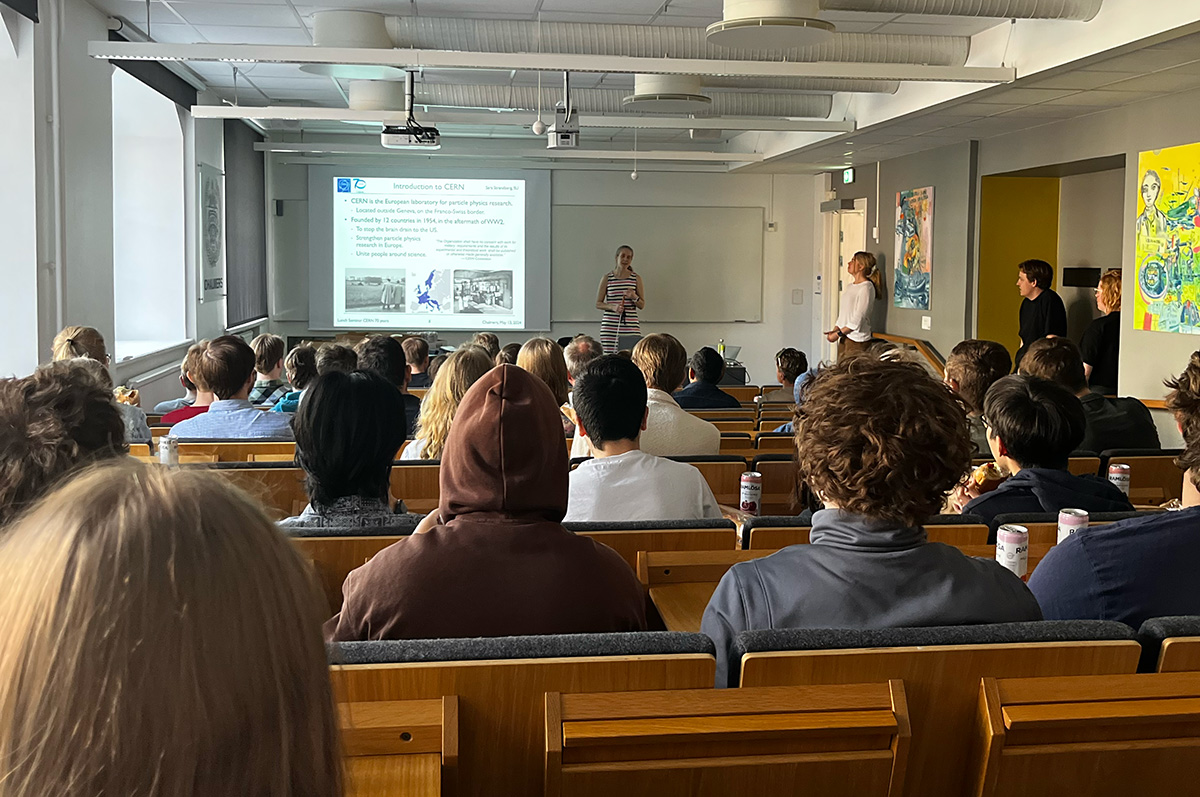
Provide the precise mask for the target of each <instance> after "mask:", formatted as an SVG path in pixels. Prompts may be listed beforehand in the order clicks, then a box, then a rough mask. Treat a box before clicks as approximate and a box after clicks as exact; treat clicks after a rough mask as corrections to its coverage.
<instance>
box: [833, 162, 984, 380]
mask: <svg viewBox="0 0 1200 797" xmlns="http://www.w3.org/2000/svg"><path fill="white" fill-rule="evenodd" d="M974 148H975V144H974V142H964V143H961V144H955V145H953V146H949V147H942V148H940V149H934V150H928V151H926V152H919V153H917V154H915V155H909V156H906V157H903V158H896V159H895V160H890V161H883V162H882V163H881V164H880V168H879V170H878V174H879V185H878V191H877V190H876V181H875V175H876V173H877V172H876V168H875V164H869V165H864V166H862V167H860V168H859V170H858V182H857V183H855V184H854V185H842V184H841V177H840V175H837V176H836V177H837V179H836V181H835V190H836V192H837V196H838V198H839V199H860V198H864V197H865V198H866V199H867V248H868V249H869V250H870V251H872V252H874V253H875V256H876V257H877V258H878V260H879V265H880V267H881V268H882V269H883V277H884V296H883V299H882V300H880V301H879V302H877V303H876V307H875V315H874V316H873V320H874V322H875V329H876V331H879V332H889V333H891V334H893V335H906V336H909V337H913V338H920V339H924V340H928V341H930V342H932V343H933V345H934V346H935V347H936V348H937V349H938V350H939V351H940V352H941V353H942V355H943V356H944V355H946V354H949V353H950V350H951V349H952V348H954V346H955V345H956V344H957V343H958V342H959V341H961V340H962V339H963V338H965V337H969V335H970V327H971V317H972V310H971V308H972V299H971V296H972V294H973V289H974V284H975V265H974V264H975V260H974V258H975V242H974V229H975V189H974V184H975V176H974V172H973V160H974ZM930 185H931V186H933V203H934V208H933V285H932V288H931V293H930V302H929V303H930V308H929V310H928V311H925V310H902V309H900V308H897V307H893V306H892V293H891V291H892V268H893V261H894V260H895V252H896V234H895V207H896V194H897V193H899V192H900V191H904V190H908V189H910V188H923V187H925V186H930ZM877 194H878V196H879V205H881V206H882V208H883V212H882V217H880V215H879V208H878V207H876V195H877ZM876 226H878V227H879V240H878V242H876V241H875V240H874V239H873V237H872V235H871V230H872V228H874V227H876ZM922 316H930V317H931V322H932V323H931V328H930V329H928V330H925V329H922V328H921V318H922Z"/></svg>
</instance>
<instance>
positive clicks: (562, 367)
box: [517, 338, 575, 437]
mask: <svg viewBox="0 0 1200 797" xmlns="http://www.w3.org/2000/svg"><path fill="white" fill-rule="evenodd" d="M517 366H518V367H520V368H524V369H525V370H526V371H528V372H529V373H531V374H533V375H534V376H536V377H537V378H538V379H541V380H542V381H543V382H545V383H546V387H548V388H550V392H551V393H553V394H554V400H555V401H557V402H558V406H559V407H562V406H563V405H564V404H566V403H567V398H568V397H569V396H570V393H571V376H570V374H569V373H568V372H567V360H566V358H565V357H563V348H562V346H559V345H558V343H557V342H555V341H553V340H550V338H530V339H529V340H527V341H525V345H524V346H522V347H521V350H520V351H519V352H517ZM559 415H560V416H561V418H562V427H563V434H564V435H566V436H567V437H571V436H573V435H574V434H575V423H574V421H572V420H571V419H570V418H569V417H567V415H566V413H564V412H562V411H561V409H560V410H559Z"/></svg>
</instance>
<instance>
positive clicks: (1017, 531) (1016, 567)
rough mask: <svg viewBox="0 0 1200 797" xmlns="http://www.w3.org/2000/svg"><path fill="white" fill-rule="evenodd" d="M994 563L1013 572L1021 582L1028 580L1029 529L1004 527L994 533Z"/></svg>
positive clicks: (1013, 526)
mask: <svg viewBox="0 0 1200 797" xmlns="http://www.w3.org/2000/svg"><path fill="white" fill-rule="evenodd" d="M996 561H997V562H999V563H1000V564H1002V565H1003V566H1005V567H1007V568H1008V569H1009V570H1011V571H1013V573H1015V574H1016V575H1017V577H1018V578H1020V579H1021V580H1022V581H1028V580H1029V529H1027V528H1025V527H1024V526H1017V525H1011V524H1010V525H1004V526H1001V527H1000V529H999V531H997V532H996Z"/></svg>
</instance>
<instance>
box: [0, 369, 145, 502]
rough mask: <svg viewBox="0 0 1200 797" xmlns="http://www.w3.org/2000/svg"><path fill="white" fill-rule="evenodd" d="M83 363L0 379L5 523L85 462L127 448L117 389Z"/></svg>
mask: <svg viewBox="0 0 1200 797" xmlns="http://www.w3.org/2000/svg"><path fill="white" fill-rule="evenodd" d="M83 362H87V363H94V361H92V360H84V361H82V362H81V361H80V360H78V359H77V360H65V361H60V362H56V363H51V364H50V365H45V366H42V367H41V368H38V369H37V370H36V371H34V372H33V374H32V375H30V376H27V377H25V378H23V379H3V380H0V525H3V524H4V523H6V522H8V521H9V520H11V519H12V518H14V517H15V516H16V515H17V514H19V513H20V512H21V511H23V510H24V509H26V508H28V507H29V506H30V505H31V504H32V503H33V502H34V501H36V500H38V499H39V498H40V497H41V496H42V495H43V494H45V493H46V492H47V491H49V490H50V489H51V488H52V487H53V486H54V485H55V484H56V483H57V482H58V481H59V480H61V479H63V478H64V477H66V476H67V475H68V474H71V473H73V472H75V471H76V470H78V469H79V468H80V467H83V466H85V465H88V464H91V463H93V462H98V461H100V460H105V459H111V458H115V457H121V456H123V455H125V454H126V453H128V451H129V446H128V444H126V442H125V423H124V421H123V420H122V418H121V412H120V410H118V409H117V405H116V403H115V402H114V401H113V397H112V393H111V392H109V389H108V388H107V387H105V386H104V385H103V384H102V383H101V382H99V381H98V380H97V379H96V377H95V375H94V374H93V373H92V372H91V370H90V369H88V368H86V367H84V366H83V364H82V363H83ZM97 367H99V366H98V364H97Z"/></svg>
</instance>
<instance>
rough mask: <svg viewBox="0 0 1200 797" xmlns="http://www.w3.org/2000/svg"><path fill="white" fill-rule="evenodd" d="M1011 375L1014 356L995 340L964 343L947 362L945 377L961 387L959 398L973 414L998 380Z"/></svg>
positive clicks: (959, 345) (956, 347)
mask: <svg viewBox="0 0 1200 797" xmlns="http://www.w3.org/2000/svg"><path fill="white" fill-rule="evenodd" d="M1010 372H1012V355H1010V354H1009V353H1008V349H1006V348H1004V347H1003V346H1002V345H1000V344H999V343H997V342H996V341H994V340H977V339H971V340H964V341H963V342H962V343H959V344H958V345H957V346H955V347H954V348H953V349H952V350H951V351H950V356H949V357H948V358H946V377H947V378H949V379H953V380H954V381H955V382H957V383H958V395H959V396H960V397H961V398H962V400H963V401H964V402H965V403H966V405H967V408H968V409H969V410H970V411H971V412H974V413H980V412H983V397H984V396H986V395H987V392H988V388H989V387H991V386H992V385H993V384H994V383H995V382H996V380H997V379H1000V378H1001V377H1004V376H1008V374H1009V373H1010Z"/></svg>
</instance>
